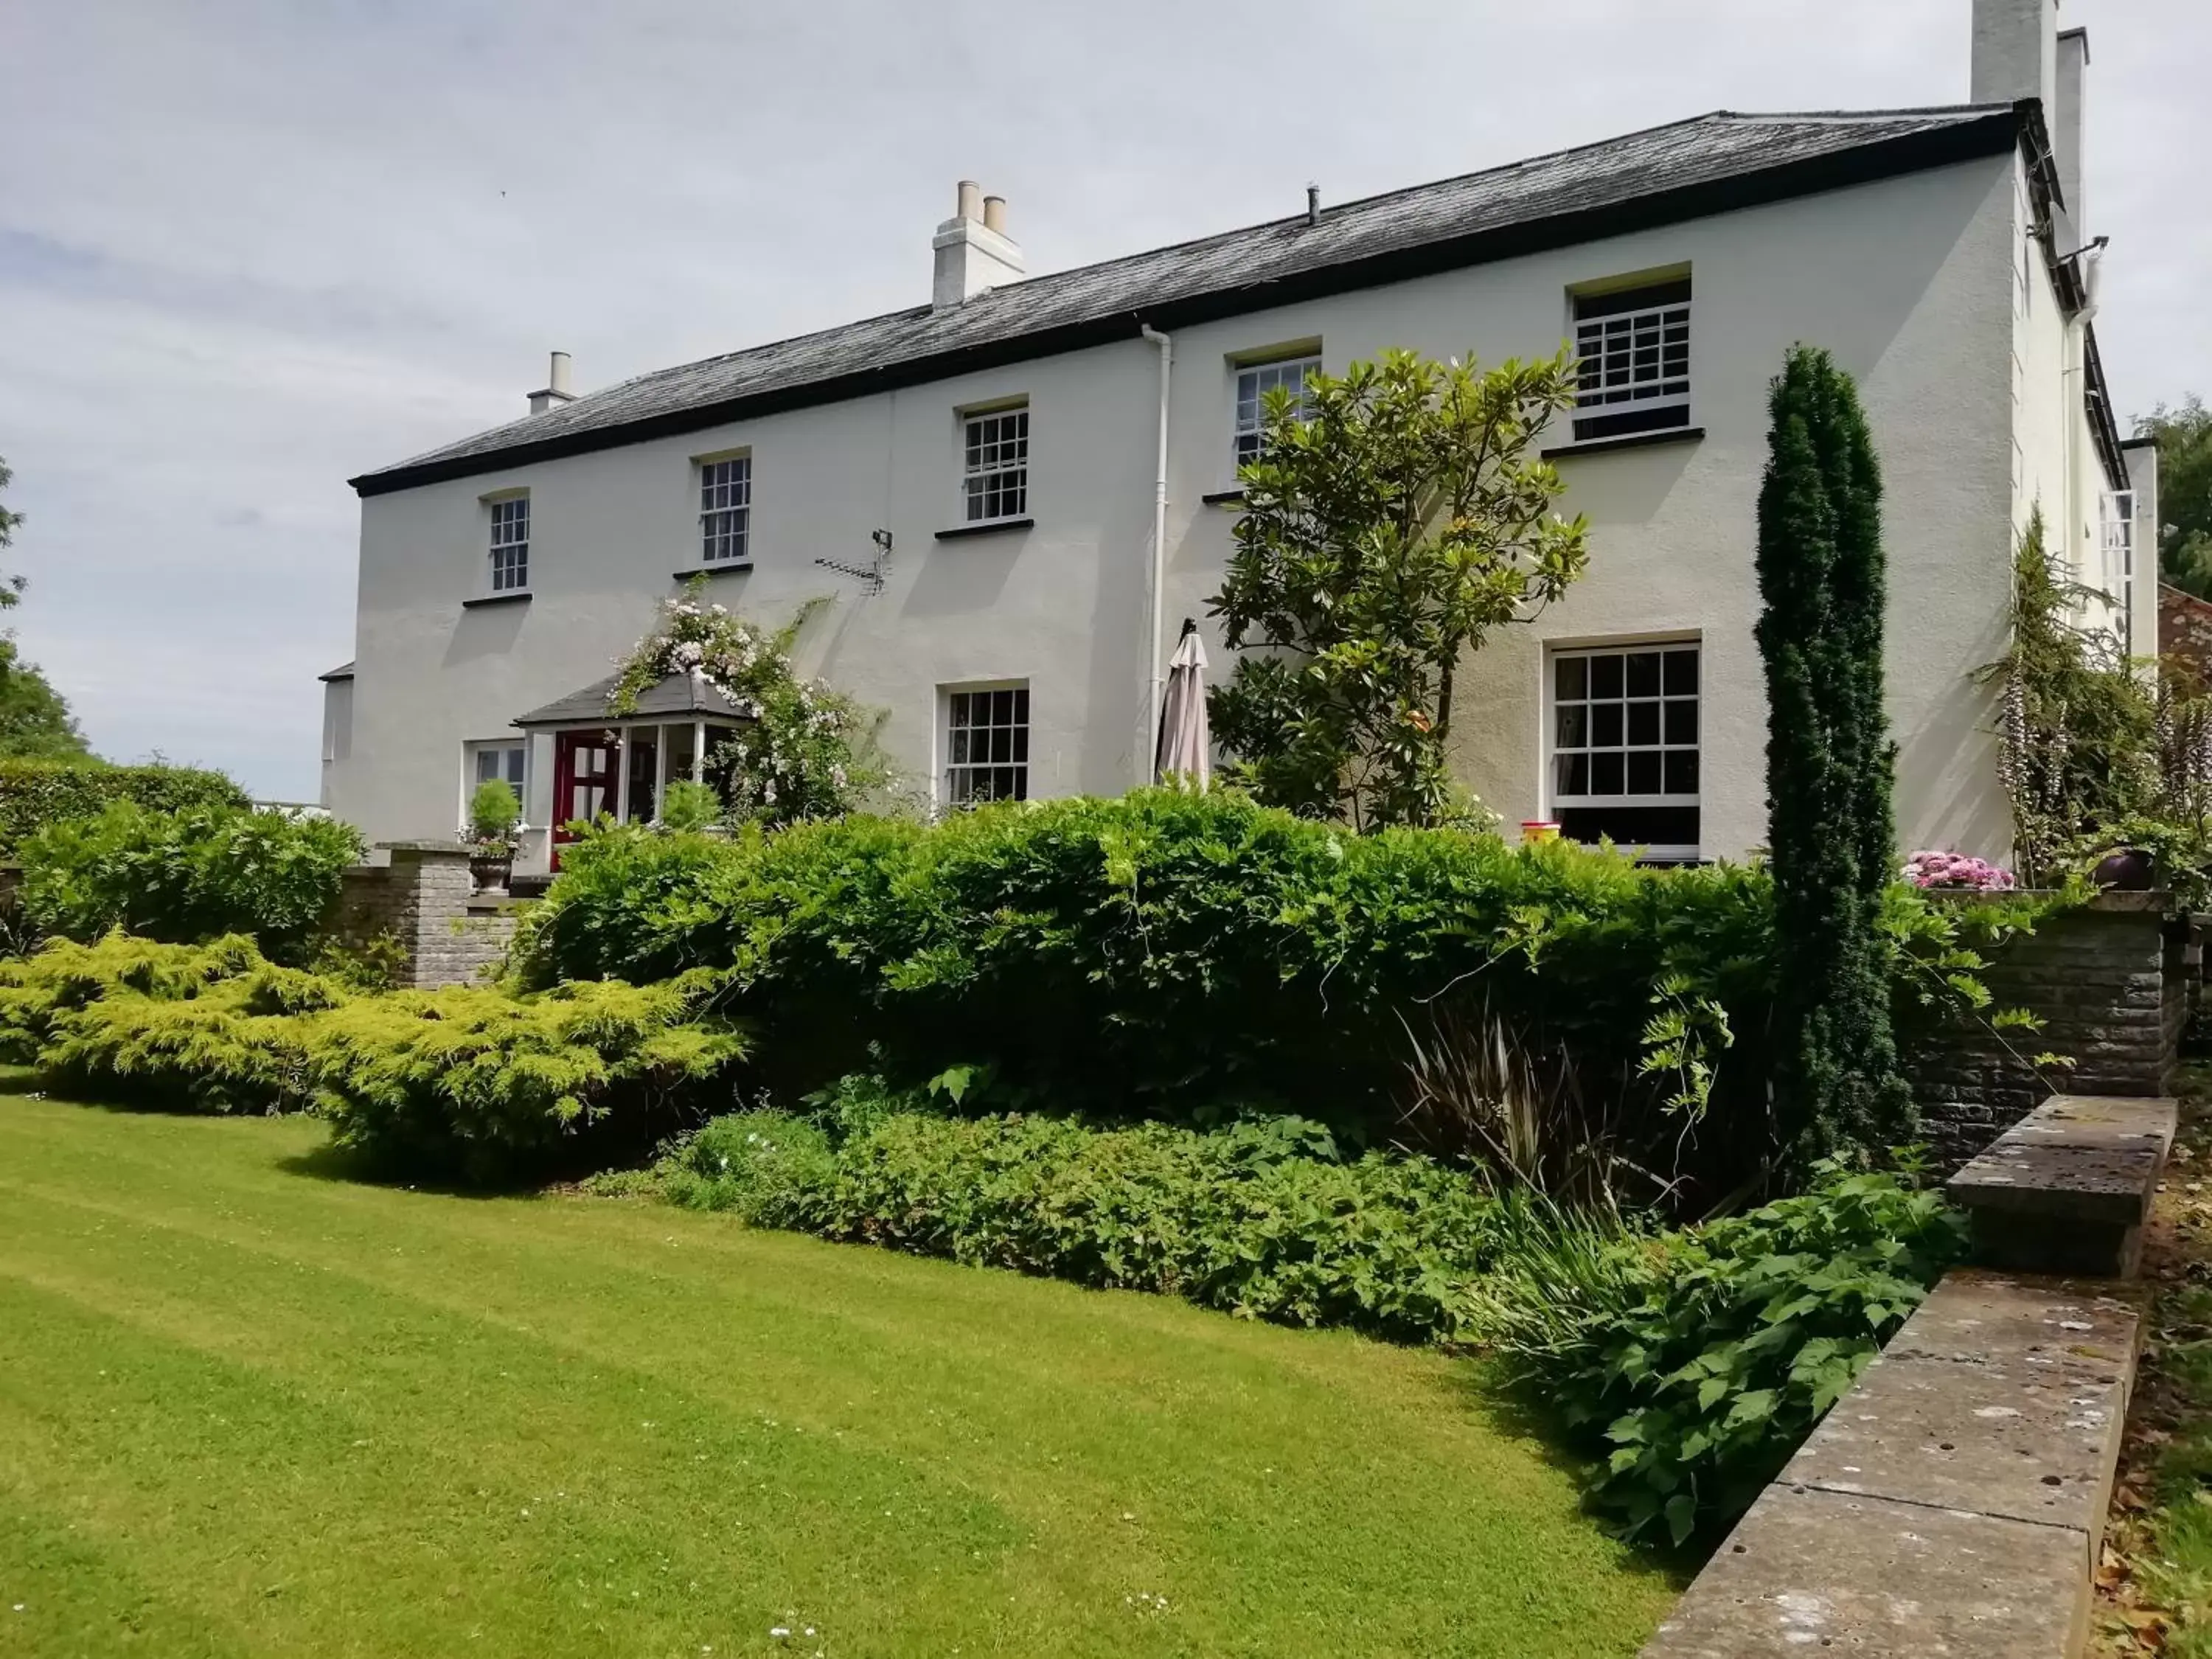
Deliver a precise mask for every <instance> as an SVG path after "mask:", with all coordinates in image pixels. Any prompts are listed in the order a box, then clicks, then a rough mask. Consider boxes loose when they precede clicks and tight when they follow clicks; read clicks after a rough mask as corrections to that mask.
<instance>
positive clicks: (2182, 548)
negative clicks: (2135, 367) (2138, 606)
mask: <svg viewBox="0 0 2212 1659" xmlns="http://www.w3.org/2000/svg"><path fill="white" fill-rule="evenodd" d="M2136 436H2137V437H2138V438H2150V439H2154V440H2155V441H2156V442H2157V444H2158V516H2159V523H2158V525H2157V526H2155V528H2156V531H2157V534H2158V570H2159V574H2160V577H2161V578H2163V579H2164V580H2166V581H2170V582H2172V584H2173V585H2174V586H2177V587H2179V588H2180V589H2182V590H2183V591H2184V592H2190V593H2194V594H2195V595H2197V598H2198V599H2212V409H2207V408H2205V406H2204V400H2203V398H2198V397H2190V398H2185V399H2183V401H2182V403H2181V404H2180V405H2179V407H2178V408H2170V407H2168V406H2167V405H2166V404H2160V405H2159V406H2158V407H2157V408H2155V409H2154V410H2151V412H2150V413H2149V414H2148V415H2147V416H2143V417H2142V419H2140V420H2138V421H2137V422H2136Z"/></svg>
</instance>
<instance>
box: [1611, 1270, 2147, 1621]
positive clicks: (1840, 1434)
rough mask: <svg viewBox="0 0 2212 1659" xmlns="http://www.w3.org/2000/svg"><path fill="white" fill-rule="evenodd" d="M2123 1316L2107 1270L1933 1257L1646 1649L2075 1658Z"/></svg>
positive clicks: (2125, 1330) (2110, 1458) (2124, 1360)
mask: <svg viewBox="0 0 2212 1659" xmlns="http://www.w3.org/2000/svg"><path fill="white" fill-rule="evenodd" d="M2141 1336H2142V1313H2141V1310H2140V1308H2139V1306H2138V1305H2137V1303H2136V1299H2135V1297H2133V1295H2132V1293H2131V1292H2130V1289H2129V1287H2127V1286H2124V1285H2115V1284H2111V1283H2105V1282H2098V1281H2083V1280H2069V1279H2044V1278H2034V1277H2029V1276H2025V1275H2013V1274H2006V1273H1992V1272H1989V1271H1987V1270H1984V1269H1978V1268H1974V1269H1965V1270H1961V1271H1960V1272H1955V1273H1950V1274H1948V1275H1947V1276H1946V1277H1945V1278H1944V1279H1943V1282H1942V1284H1941V1285H1937V1286H1936V1290H1935V1291H1934V1292H1933V1293H1932V1294H1931V1295H1930V1296H1929V1298H1928V1300H1927V1301H1926V1302H1924V1303H1923V1304H1921V1306H1920V1308H1919V1310H1917V1311H1916V1312H1915V1313H1914V1314H1913V1316H1911V1318H1910V1319H1908V1320H1907V1321H1906V1322H1905V1325H1904V1327H1903V1328H1901V1329H1900V1330H1899V1332H1898V1334H1897V1335H1896V1336H1895V1337H1894V1338H1893V1340H1891V1342H1890V1345H1889V1346H1888V1347H1887V1349H1886V1350H1885V1351H1884V1352H1882V1353H1881V1355H1879V1356H1878V1357H1877V1358H1875V1361H1874V1363H1873V1364H1870V1365H1869V1366H1868V1368H1867V1369H1866V1370H1865V1372H1864V1373H1863V1375H1862V1376H1860V1378H1859V1381H1858V1383H1857V1385H1856V1386H1855V1387H1854V1388H1853V1389H1851V1390H1850V1393H1848V1394H1846V1395H1844V1398H1843V1399H1842V1400H1841V1401H1838V1403H1837V1405H1836V1407H1835V1408H1834V1409H1833V1410H1832V1411H1831V1412H1830V1413H1828V1415H1827V1417H1826V1419H1823V1420H1822V1422H1821V1424H1820V1427H1818V1428H1817V1429H1815V1430H1814V1431H1813V1434H1812V1436H1811V1437H1810V1438H1809V1439H1808V1440H1807V1441H1806V1443H1805V1444H1804V1445H1803V1446H1802V1447H1801V1448H1800V1449H1799V1450H1798V1452H1797V1455H1796V1456H1795V1457H1794V1458H1792V1459H1791V1460H1790V1463H1789V1465H1788V1467H1787V1468H1784V1471H1783V1473H1782V1475H1781V1477H1780V1478H1779V1479H1778V1480H1776V1481H1775V1482H1774V1484H1773V1485H1772V1486H1769V1487H1768V1488H1767V1489H1766V1491H1765V1492H1764V1493H1763V1494H1762V1495H1761V1496H1760V1498H1759V1501H1758V1502H1757V1503H1756V1504H1753V1506H1752V1509H1751V1511H1750V1513H1749V1514H1747V1515H1746V1516H1744V1518H1743V1519H1742V1521H1741V1522H1738V1523H1737V1526H1736V1528H1735V1531H1734V1532H1733V1533H1731V1534H1729V1538H1728V1540H1727V1541H1726V1542H1724V1543H1723V1545H1722V1546H1721V1547H1720V1550H1719V1551H1718V1553H1716V1554H1715V1556H1714V1557H1713V1559H1712V1560H1711V1562H1710V1563H1709V1564H1708V1565H1706V1567H1705V1571H1703V1572H1701V1573H1700V1574H1699V1576H1698V1578H1697V1580H1696V1582H1695V1583H1692V1585H1691V1587H1690V1589H1689V1591H1688V1593H1687V1594H1686V1595H1684V1596H1683V1598H1682V1600H1681V1601H1680V1603H1679V1604H1677V1606H1676V1607H1675V1609H1674V1613H1673V1614H1672V1616H1670V1617H1669V1618H1668V1620H1667V1622H1666V1623H1665V1624H1663V1625H1662V1626H1660V1628H1659V1633H1658V1634H1657V1636H1656V1637H1655V1638H1653V1639H1652V1641H1651V1642H1650V1644H1648V1645H1647V1646H1646V1647H1645V1648H1644V1659H1722V1656H1727V1659H1741V1656H1750V1655H1762V1654H1777V1655H1779V1654H1802V1653H1805V1652H1808V1651H1814V1652H1817V1651H1821V1650H1829V1651H1834V1652H1838V1653H1852V1654H1858V1655H1875V1654H1881V1655H1896V1656H1904V1655H1908V1654H1910V1655H1915V1656H1921V1655H1931V1654H1942V1655H1948V1656H1954V1659H1984V1656H1986V1659H1999V1656H2004V1659H2015V1656H2044V1655H2048V1656H2051V1659H2071V1656H2074V1655H2077V1654H2079V1653H2080V1651H2081V1645H2082V1644H2083V1642H2084V1641H2085V1640H2086V1638H2087V1628H2088V1615H2089V1605H2090V1598H2091V1589H2090V1585H2091V1573H2092V1569H2093V1565H2094V1563H2095V1559H2096V1553H2097V1550H2098V1547H2099V1544H2100V1540H2101V1536H2102V1533H2103V1528H2104V1516H2105V1510H2106V1504H2107V1502H2108V1501H2109V1498H2110V1496H2111V1488H2112V1474H2113V1470H2114V1468H2115V1467H2116V1465H2117V1463H2118V1458H2119V1449H2120V1437H2121V1432H2122V1430H2123V1428H2124V1425H2125V1422H2126V1418H2127V1400H2128V1390H2129V1387H2130V1383H2132V1381H2133V1378H2134V1375H2135V1365H2136V1350H2137V1346H2138V1344H2139V1342H2140V1340H2141Z"/></svg>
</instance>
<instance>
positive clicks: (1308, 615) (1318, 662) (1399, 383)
mask: <svg viewBox="0 0 2212 1659" xmlns="http://www.w3.org/2000/svg"><path fill="white" fill-rule="evenodd" d="M1267 395H1268V401H1267V410H1266V416H1265V427H1264V431H1263V439H1262V444H1261V452H1260V454H1259V457H1258V459H1255V460H1254V461H1252V462H1250V463H1249V464H1248V465H1245V466H1244V467H1243V470H1242V471H1240V473H1239V474H1238V477H1239V480H1240V482H1241V483H1243V487H1244V511H1243V515H1242V516H1241V517H1240V518H1239V519H1238V520H1237V527H1236V532H1235V534H1236V542H1237V545H1236V550H1235V551H1234V552H1233V553H1232V554H1231V557H1230V561H1229V568H1228V569H1227V571H1226V573H1225V575H1224V577H1223V580H1222V588H1221V592H1220V593H1219V594H1218V596H1216V598H1215V599H1213V601H1212V606H1211V609H1212V613H1213V614H1214V615H1216V616H1218V617H1220V618H1221V620H1222V629H1223V634H1224V636H1225V639H1226V641H1227V642H1228V644H1229V645H1230V647H1231V648H1232V649H1235V650H1237V651H1240V652H1244V651H1253V650H1256V651H1257V652H1258V653H1259V654H1256V655H1243V656H1240V657H1239V658H1238V659H1237V665H1236V669H1235V671H1234V673H1233V674H1232V676H1231V678H1230V680H1229V682H1228V683H1227V684H1224V685H1219V686H1217V687H1215V688H1214V689H1213V690H1212V694H1211V696H1210V699H1209V714H1210V717H1211V720H1212V729H1213V732H1214V735H1215V737H1216V738H1218V740H1219V741H1220V743H1221V745H1222V747H1223V749H1224V750H1225V751H1226V752H1227V754H1228V755H1229V756H1230V757H1231V767H1230V772H1229V775H1231V777H1232V778H1235V779H1237V780H1240V781H1243V783H1245V784H1246V785H1248V786H1249V787H1250V788H1251V789H1252V790H1253V792H1254V793H1255V794H1257V795H1258V796H1259V797H1260V799H1262V800H1265V801H1267V802H1269V803H1270V804H1272V805H1279V806H1285V807H1288V808H1290V809H1291V811H1296V812H1297V813H1298V814H1300V815H1301V816H1303V817H1322V818H1340V819H1343V820H1345V821H1346V822H1349V823H1352V825H1353V826H1354V827H1355V828H1358V829H1373V828H1376V827H1379V826H1381V825H1383V824H1390V823H1423V824H1427V823H1443V822H1463V821H1468V820H1470V819H1472V818H1474V817H1479V816H1480V809H1479V807H1478V806H1477V804H1476V803H1474V802H1473V801H1472V800H1471V799H1468V797H1467V796H1466V795H1465V792H1464V791H1463V790H1462V789H1460V788H1459V787H1457V786H1455V784H1454V783H1453V782H1452V780H1451V775H1450V772H1449V769H1448V768H1447V767H1446V765H1445V763H1444V752H1445V744H1446V742H1447V740H1448V739H1449V736H1450V731H1451V719H1452V701H1453V695H1452V694H1453V683H1454V678H1455V674H1456V672H1457V671H1458V668H1459V665H1460V663H1461V660H1462V659H1463V658H1464V657H1465V656H1466V654H1467V653H1468V652H1469V651H1470V650H1472V649H1474V647H1478V646H1480V644H1481V643H1482V639H1483V636H1484V635H1486V634H1487V633H1490V632H1492V631H1493V630H1494V629H1498V628H1501V627H1503V626H1504V625H1505V624H1507V623H1511V622H1516V621H1521V620H1524V619H1525V618H1526V617H1528V616H1529V615H1531V614H1533V611H1534V608H1536V607H1540V606H1541V605H1542V604H1543V603H1544V602H1546V601H1547V600H1550V599H1557V598H1558V597H1559V595H1560V594H1561V593H1562V592H1565V590H1566V587H1567V586H1568V584H1569V583H1571V582H1572V581H1573V580H1575V579H1576V577H1577V576H1578V575H1580V574H1581V573H1582V569H1583V563H1584V562H1585V560H1586V559H1587V557H1588V549H1587V546H1586V545H1585V541H1584V534H1583V521H1582V520H1580V519H1576V520H1573V521H1572V522H1569V521H1567V520H1562V519H1561V518H1559V516H1558V515H1557V514H1556V513H1553V511H1552V507H1553V502H1554V501H1556V500H1557V498H1558V497H1559V494H1560V492H1561V490H1562V489H1564V488H1565V486H1564V485H1563V484H1562V483H1560V481H1559V474H1558V473H1557V472H1556V471H1554V470H1553V467H1552V466H1551V465H1550V464H1549V463H1547V462H1545V461H1543V460H1541V459H1536V458H1535V457H1534V455H1533V454H1532V453H1530V452H1531V450H1532V448H1533V447H1534V444H1535V442H1536V441H1537V439H1538V436H1539V435H1540V434H1541V432H1542V431H1543V429H1544V427H1545V426H1546V424H1547V422H1549V421H1550V419H1551V417H1552V416H1553V415H1554V414H1556V413H1557V412H1559V410H1564V409H1567V408H1569V407H1571V405H1572V404H1573V402H1574V365H1573V362H1572V358H1571V354H1569V353H1567V352H1565V351H1564V350H1563V351H1562V352H1561V353H1560V354H1559V356H1556V357H1553V358H1550V359H1547V360H1545V361H1543V362H1527V363H1524V362H1519V361H1517V360H1516V361H1509V362H1504V363H1502V364H1500V365H1499V366H1498V367H1497V368H1492V369H1489V370H1484V369H1481V368H1478V367H1476V365H1475V364H1474V362H1473V361H1472V360H1471V359H1470V360H1468V362H1464V363H1462V362H1460V361H1459V360H1457V359H1454V360H1453V361H1452V362H1449V363H1439V362H1431V361H1430V360H1428V359H1425V358H1424V357H1421V356H1419V355H1418V354H1416V353H1413V352H1410V351H1390V352H1386V353H1384V354H1383V357H1382V359H1381V361H1380V362H1356V363H1353V364H1352V366H1351V367H1350V368H1347V369H1346V371H1345V373H1344V374H1342V375H1341V376H1334V375H1329V374H1322V373H1321V372H1320V371H1319V370H1315V371H1312V372H1310V374H1308V376H1307V378H1306V382H1305V386H1304V392H1303V394H1302V395H1301V397H1299V398H1295V399H1294V398H1292V397H1291V394H1290V392H1288V391H1287V390H1285V389H1281V388H1279V389H1277V390H1275V391H1273V392H1269V393H1268V394H1267Z"/></svg>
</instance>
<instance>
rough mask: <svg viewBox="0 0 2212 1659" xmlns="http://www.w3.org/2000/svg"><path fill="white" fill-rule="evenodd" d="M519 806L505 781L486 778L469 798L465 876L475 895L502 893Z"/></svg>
mask: <svg viewBox="0 0 2212 1659" xmlns="http://www.w3.org/2000/svg"><path fill="white" fill-rule="evenodd" d="M521 822H522V802H521V801H520V799H518V798H517V797H516V795H515V793H514V786H513V784H511V783H509V782H508V781H507V780H506V779H505V778H486V779H485V780H484V781H483V782H482V783H480V784H478V785H477V792H476V793H475V794H473V795H471V797H470V798H469V874H470V875H471V876H473V877H474V878H476V884H477V891H478V892H479V893H487V892H491V891H494V890H497V891H501V892H504V891H505V890H507V877H508V876H509V875H510V874H512V873H513V870H514V826H515V825H516V824H518V823H521Z"/></svg>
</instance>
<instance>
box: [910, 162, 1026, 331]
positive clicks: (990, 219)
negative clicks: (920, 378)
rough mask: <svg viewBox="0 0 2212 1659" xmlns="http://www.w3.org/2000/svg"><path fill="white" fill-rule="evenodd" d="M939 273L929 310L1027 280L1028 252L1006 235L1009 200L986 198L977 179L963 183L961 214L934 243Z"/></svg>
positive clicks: (944, 226)
mask: <svg viewBox="0 0 2212 1659" xmlns="http://www.w3.org/2000/svg"><path fill="white" fill-rule="evenodd" d="M929 246H930V252H932V253H933V255H934V256H935V258H936V270H935V272H934V275H933V280H932V282H931V283H930V289H929V308H930V309H931V310H932V311H945V310H948V309H950V308H951V307H954V306H957V305H960V304H962V303H963V301H969V300H972V299H974V298H975V296H976V295H978V294H981V293H983V292H985V291H986V290H987V289H994V288H998V287H1000V286H1001V285H1003V284H1005V283H1018V282H1019V281H1020V280H1021V279H1022V276H1023V274H1024V272H1023V266H1022V251H1021V248H1020V247H1019V246H1018V245H1017V244H1016V243H1015V241H1014V240H1013V239H1012V237H1010V236H1008V235H1007V234H1006V197H1003V196H986V195H984V194H983V191H982V187H981V185H978V184H976V182H975V180H974V179H962V180H961V181H960V192H959V201H958V211H957V212H956V213H955V214H954V215H953V216H952V217H951V218H950V219H947V220H946V221H945V222H944V223H943V224H941V225H939V226H938V228H937V234H936V235H935V236H934V237H933V238H932V239H931V240H930V244H929Z"/></svg>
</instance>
